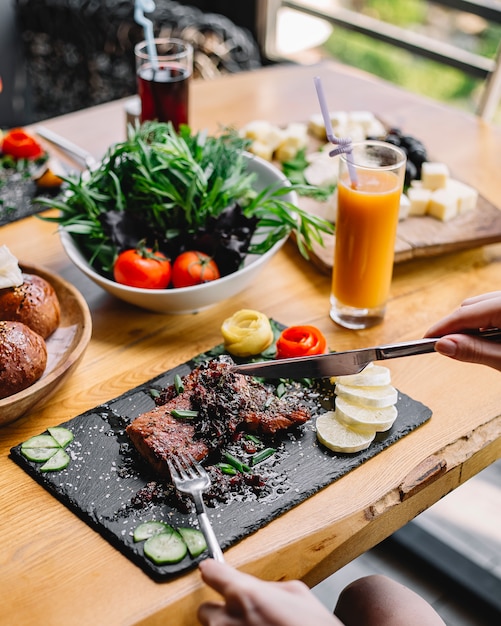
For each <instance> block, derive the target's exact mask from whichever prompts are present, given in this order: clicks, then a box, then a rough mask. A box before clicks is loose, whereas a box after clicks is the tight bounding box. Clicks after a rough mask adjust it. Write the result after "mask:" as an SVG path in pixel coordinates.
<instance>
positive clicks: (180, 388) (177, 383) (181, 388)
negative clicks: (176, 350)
mask: <svg viewBox="0 0 501 626" xmlns="http://www.w3.org/2000/svg"><path fill="white" fill-rule="evenodd" d="M174 387H175V388H176V393H178V394H180V393H183V391H184V385H183V381H182V380H181V376H179V374H176V375H175V376H174Z"/></svg>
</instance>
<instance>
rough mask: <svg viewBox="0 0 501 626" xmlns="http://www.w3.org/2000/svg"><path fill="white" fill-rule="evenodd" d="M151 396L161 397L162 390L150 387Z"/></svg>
mask: <svg viewBox="0 0 501 626" xmlns="http://www.w3.org/2000/svg"><path fill="white" fill-rule="evenodd" d="M150 396H151V397H152V398H159V397H160V392H159V391H158V389H150Z"/></svg>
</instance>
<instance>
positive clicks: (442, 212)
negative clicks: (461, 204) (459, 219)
mask: <svg viewBox="0 0 501 626" xmlns="http://www.w3.org/2000/svg"><path fill="white" fill-rule="evenodd" d="M457 214H458V195H457V193H456V192H455V191H454V190H451V189H437V190H436V191H434V192H433V193H432V195H431V198H430V202H429V204H428V215H431V216H432V217H436V218H437V219H439V220H442V221H443V222H447V221H448V220H450V219H452V218H453V217H456V215H457Z"/></svg>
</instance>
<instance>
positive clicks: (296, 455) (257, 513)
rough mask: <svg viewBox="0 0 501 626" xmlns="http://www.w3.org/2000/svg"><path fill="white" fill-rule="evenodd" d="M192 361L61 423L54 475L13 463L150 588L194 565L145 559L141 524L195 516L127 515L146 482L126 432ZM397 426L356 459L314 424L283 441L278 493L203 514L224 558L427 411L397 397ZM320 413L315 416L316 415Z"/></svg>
mask: <svg viewBox="0 0 501 626" xmlns="http://www.w3.org/2000/svg"><path fill="white" fill-rule="evenodd" d="M194 365H195V361H190V362H187V363H184V364H182V365H180V366H178V367H176V368H174V369H172V370H170V371H168V372H165V373H164V374H162V375H160V376H158V377H156V378H154V379H152V380H150V381H149V382H147V383H145V384H143V385H141V386H139V387H136V388H135V389H132V390H130V391H128V392H127V393H125V394H123V395H121V396H119V397H117V398H115V399H114V400H111V401H110V402H107V403H105V404H102V405H101V406H98V407H96V408H94V409H92V410H90V411H87V412H86V413H83V414H81V415H78V416H77V417H75V418H73V419H71V420H69V421H67V422H64V423H63V424H61V426H65V427H67V428H69V429H70V430H71V431H72V432H73V434H74V436H75V438H74V441H73V442H72V443H71V444H70V446H69V447H68V448H67V451H68V452H69V454H70V456H71V462H70V464H69V466H68V467H67V468H66V469H65V470H62V471H60V472H54V473H51V472H48V473H41V472H40V470H39V467H40V465H39V464H36V463H33V462H30V461H28V460H27V459H26V458H25V457H24V456H23V455H22V454H21V452H20V445H18V446H15V447H14V448H12V450H11V458H12V459H13V460H14V461H15V462H16V463H18V464H19V465H20V466H21V467H22V468H23V469H24V470H25V471H26V472H28V474H30V475H31V476H32V477H33V478H34V479H35V480H36V481H37V482H38V483H39V484H40V485H42V486H43V487H44V488H45V489H47V490H48V491H49V492H50V493H52V494H53V495H54V496H55V497H56V498H58V499H59V500H60V501H61V502H63V503H64V504H65V505H66V506H67V507H68V508H70V509H71V510H72V511H73V512H74V513H75V514H76V515H78V516H79V517H80V518H82V519H83V520H84V521H85V522H87V523H88V524H89V525H90V526H91V527H93V528H94V529H95V530H96V531H97V532H99V533H100V534H101V535H102V536H103V537H104V538H105V539H107V540H108V541H109V542H110V543H111V544H112V545H114V546H115V547H116V548H117V549H118V550H120V552H122V553H123V554H124V555H125V556H126V557H127V558H129V559H130V560H131V561H133V562H134V563H136V564H137V565H138V566H139V567H140V568H141V569H142V570H143V571H144V572H146V573H147V574H148V575H149V576H151V577H152V578H153V579H154V580H159V581H161V580H165V579H168V578H170V577H172V576H174V575H178V574H180V573H182V572H184V571H187V570H189V569H192V568H193V567H195V565H196V563H197V562H198V561H199V560H201V559H202V558H204V557H205V556H206V555H202V556H201V557H199V558H198V559H197V560H193V559H191V558H190V557H189V556H187V557H185V559H184V560H183V561H181V562H180V563H177V564H174V565H165V566H157V565H155V564H154V563H153V562H151V561H149V560H148V559H147V558H146V557H145V556H144V554H143V544H142V543H134V541H133V538H132V533H133V530H134V528H135V527H136V526H138V525H139V524H140V523H141V522H144V521H148V520H153V519H156V520H163V521H166V522H168V523H170V524H173V525H174V526H191V527H196V526H197V522H196V516H195V514H194V513H191V514H190V513H188V514H183V513H180V512H179V511H177V510H175V509H173V508H170V507H169V506H167V505H166V504H151V505H149V507H148V508H147V509H140V510H135V509H132V508H130V502H131V498H132V497H133V496H134V495H135V494H136V493H137V492H138V490H140V489H142V488H143V487H144V486H145V485H146V483H147V482H148V481H149V480H151V476H147V475H146V473H147V472H144V473H142V472H140V471H139V472H137V471H136V472H133V473H131V472H130V471H124V468H126V467H127V464H128V463H130V457H131V455H130V449H129V445H130V444H129V443H128V438H127V435H125V434H124V428H125V426H126V425H127V424H128V423H129V422H131V421H132V420H133V419H135V418H136V417H137V416H138V415H140V414H141V413H143V412H145V411H149V410H151V409H152V408H154V406H155V405H154V400H153V399H152V395H151V390H152V389H156V390H160V389H162V388H164V387H166V386H167V385H170V384H172V383H173V381H174V377H175V375H176V374H179V375H180V376H184V375H185V374H187V373H188V372H189V371H190V369H192V367H193V366H194ZM397 408H398V418H397V420H396V422H395V424H394V426H393V427H392V429H391V430H389V431H388V432H386V433H380V434H379V435H377V436H376V439H375V440H374V442H373V443H372V444H371V446H370V447H369V448H368V449H367V450H364V451H362V452H359V453H356V454H349V455H348V454H335V453H333V452H330V451H328V450H326V449H325V448H323V447H322V446H321V445H319V444H318V443H317V439H316V433H315V420H314V419H313V420H312V421H311V422H310V423H308V424H307V425H305V426H304V427H302V429H301V430H300V431H299V432H297V433H295V434H292V433H289V434H288V435H287V436H286V438H285V439H284V451H283V453H281V454H280V455H279V458H278V460H275V461H274V463H273V474H274V475H275V479H276V480H277V482H278V484H277V489H274V490H272V493H271V494H267V495H266V496H264V497H262V498H259V499H257V498H256V499H254V500H245V501H241V500H237V499H232V500H231V501H230V502H229V503H227V504H221V505H218V506H217V507H216V508H210V509H209V516H210V518H211V521H212V524H213V526H214V530H215V533H216V535H217V537H218V539H219V540H220V543H221V546H222V548H223V550H224V549H225V548H228V547H229V546H231V545H232V544H234V543H236V542H237V541H239V540H240V539H242V538H243V537H245V536H246V535H249V534H251V533H253V532H255V531H256V530H258V529H259V528H261V527H262V526H264V525H266V524H267V523H268V522H270V521H271V520H273V519H275V518H276V517H278V516H279V515H280V514H282V513H284V512H285V511H288V510H289V509H291V508H293V507H294V506H296V505H297V504H299V503H301V502H303V501H304V500H306V499H307V498H308V497H309V496H311V495H313V494H314V493H316V492H318V491H320V489H322V488H323V487H326V486H327V485H329V484H330V483H332V482H333V481H335V480H338V479H339V478H341V477H342V476H344V475H345V474H346V473H348V472H349V471H351V470H352V469H354V468H356V467H358V466H359V465H361V464H362V463H363V462H364V461H366V460H367V459H370V458H371V457H373V456H374V455H376V454H378V453H379V452H381V451H382V450H384V449H385V448H387V447H388V446H390V445H391V444H393V443H395V442H396V441H398V440H399V439H400V438H402V437H404V436H405V435H406V434H408V433H409V432H411V431H412V430H414V429H415V428H417V427H418V426H420V425H421V424H423V423H424V422H426V421H427V420H428V419H430V417H431V410H430V409H429V408H428V407H426V406H425V405H423V404H421V403H420V402H417V401H415V400H413V399H412V398H410V397H409V396H407V395H404V394H402V393H399V394H398V403H397ZM321 411H322V409H320V412H321Z"/></svg>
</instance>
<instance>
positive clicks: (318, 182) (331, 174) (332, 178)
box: [304, 155, 339, 187]
mask: <svg viewBox="0 0 501 626" xmlns="http://www.w3.org/2000/svg"><path fill="white" fill-rule="evenodd" d="M338 170H339V164H338V157H330V156H329V155H327V157H326V158H325V157H324V158H321V159H316V160H315V161H313V162H312V163H310V165H308V167H306V168H305V170H304V177H305V179H306V181H307V182H308V183H309V184H310V185H314V186H315V187H329V186H330V185H336V183H337V175H338Z"/></svg>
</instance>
